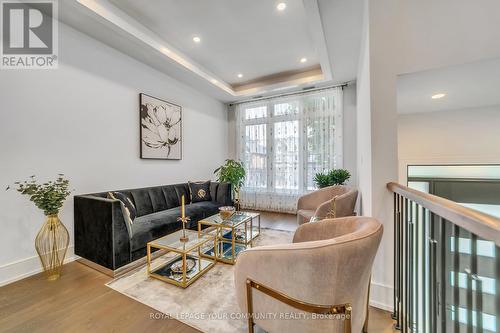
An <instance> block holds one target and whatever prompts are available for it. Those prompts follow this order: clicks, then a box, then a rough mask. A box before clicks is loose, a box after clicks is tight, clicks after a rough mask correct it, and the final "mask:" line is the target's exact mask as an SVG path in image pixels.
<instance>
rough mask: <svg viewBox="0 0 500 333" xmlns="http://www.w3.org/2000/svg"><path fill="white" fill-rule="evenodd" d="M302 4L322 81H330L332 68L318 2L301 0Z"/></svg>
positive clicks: (316, 0)
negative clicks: (321, 73)
mask: <svg viewBox="0 0 500 333" xmlns="http://www.w3.org/2000/svg"><path fill="white" fill-rule="evenodd" d="M303 4H304V9H305V12H306V20H307V26H308V28H309V34H310V36H311V39H312V40H313V44H314V47H315V51H316V54H317V55H318V58H319V63H320V66H321V71H322V72H323V79H324V80H325V81H330V80H332V78H333V73H332V66H331V64H330V57H329V56H328V48H327V46H326V39H325V32H324V31H323V22H322V21H321V15H320V12H319V5H318V0H303Z"/></svg>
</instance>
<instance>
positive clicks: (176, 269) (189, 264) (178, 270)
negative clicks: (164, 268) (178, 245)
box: [170, 258, 196, 274]
mask: <svg viewBox="0 0 500 333" xmlns="http://www.w3.org/2000/svg"><path fill="white" fill-rule="evenodd" d="M195 265H196V261H195V260H194V259H192V258H187V259H186V273H189V272H190V271H191V270H192V269H193V268H194V266H195ZM170 269H171V270H172V273H174V274H182V260H178V261H176V262H174V263H173V264H172V266H170Z"/></svg>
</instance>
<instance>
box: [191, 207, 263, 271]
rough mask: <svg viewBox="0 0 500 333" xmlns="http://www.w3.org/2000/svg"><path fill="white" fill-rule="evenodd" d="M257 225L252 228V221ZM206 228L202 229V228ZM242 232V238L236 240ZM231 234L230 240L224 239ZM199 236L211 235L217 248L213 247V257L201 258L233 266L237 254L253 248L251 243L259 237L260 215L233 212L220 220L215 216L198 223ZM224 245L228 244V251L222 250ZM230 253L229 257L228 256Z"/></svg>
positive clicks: (203, 255) (218, 216)
mask: <svg viewBox="0 0 500 333" xmlns="http://www.w3.org/2000/svg"><path fill="white" fill-rule="evenodd" d="M255 219H256V220H257V225H255V226H254V220H255ZM204 225H205V226H208V227H207V228H206V229H203V226H204ZM240 230H241V231H243V230H244V238H243V239H241V240H240V239H237V235H241V233H238V231H240ZM229 233H231V238H230V239H229V238H227V237H225V236H226V235H227V234H229ZM198 234H199V235H204V234H206V235H213V236H215V238H216V243H217V246H215V247H214V255H207V254H201V256H202V257H207V258H213V259H215V260H217V261H220V262H224V263H227V264H231V265H234V263H236V258H237V257H238V254H239V252H241V251H243V250H244V249H246V248H247V247H253V241H254V239H255V238H257V237H258V236H259V235H260V214H259V213H253V212H235V213H234V214H233V215H232V216H231V217H229V218H228V219H225V220H224V219H222V218H221V217H220V214H215V215H212V216H210V217H207V218H205V219H202V220H200V221H198ZM224 244H230V248H229V249H226V250H225V249H224V248H225V247H224ZM229 252H230V255H229Z"/></svg>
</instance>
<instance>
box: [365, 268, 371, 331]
mask: <svg viewBox="0 0 500 333" xmlns="http://www.w3.org/2000/svg"><path fill="white" fill-rule="evenodd" d="M371 287H372V278H371V277H370V282H369V283H368V296H367V297H366V317H365V323H364V325H363V333H368V321H369V317H370V289H371Z"/></svg>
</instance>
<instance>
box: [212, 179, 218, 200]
mask: <svg viewBox="0 0 500 333" xmlns="http://www.w3.org/2000/svg"><path fill="white" fill-rule="evenodd" d="M218 187H219V183H215V182H211V183H210V195H211V196H212V201H217V188H218Z"/></svg>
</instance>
